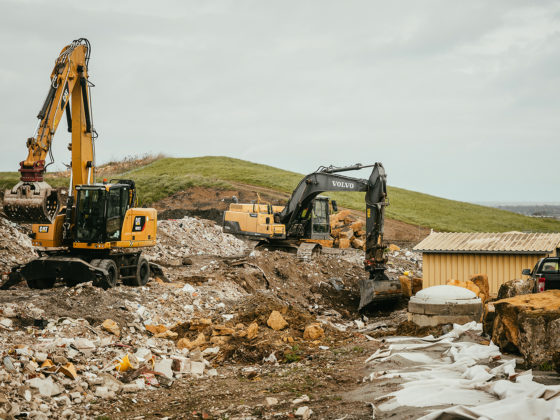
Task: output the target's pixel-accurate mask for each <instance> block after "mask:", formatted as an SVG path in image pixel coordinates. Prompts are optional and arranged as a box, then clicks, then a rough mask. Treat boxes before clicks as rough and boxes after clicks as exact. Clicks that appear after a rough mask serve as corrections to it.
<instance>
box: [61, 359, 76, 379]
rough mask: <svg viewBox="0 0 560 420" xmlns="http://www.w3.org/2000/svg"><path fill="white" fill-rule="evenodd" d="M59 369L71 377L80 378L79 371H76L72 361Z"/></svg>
mask: <svg viewBox="0 0 560 420" xmlns="http://www.w3.org/2000/svg"><path fill="white" fill-rule="evenodd" d="M58 371H59V372H61V373H62V374H64V376H67V377H68V378H70V379H74V380H75V379H78V373H77V372H76V368H75V367H74V365H73V364H72V363H66V364H65V365H64V366H61V367H60V368H58Z"/></svg>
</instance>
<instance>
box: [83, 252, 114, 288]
mask: <svg viewBox="0 0 560 420" xmlns="http://www.w3.org/2000/svg"><path fill="white" fill-rule="evenodd" d="M94 262H95V264H94ZM90 264H91V265H95V266H96V267H98V268H101V269H102V270H105V271H107V275H106V276H103V277H101V278H100V279H98V280H97V281H96V282H95V283H94V286H97V287H102V288H103V289H105V290H107V289H110V288H111V287H115V286H116V285H117V281H118V280H119V269H118V268H117V264H116V263H115V261H113V260H109V259H106V260H93V261H92V262H91V263H90Z"/></svg>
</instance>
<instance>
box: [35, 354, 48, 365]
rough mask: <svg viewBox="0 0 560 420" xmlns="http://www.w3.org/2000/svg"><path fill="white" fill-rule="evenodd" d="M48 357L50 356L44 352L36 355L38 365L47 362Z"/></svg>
mask: <svg viewBox="0 0 560 420" xmlns="http://www.w3.org/2000/svg"><path fill="white" fill-rule="evenodd" d="M48 357H49V356H48V354H47V353H42V352H37V353H35V360H36V361H37V363H43V362H44V361H45V360H47V358H48Z"/></svg>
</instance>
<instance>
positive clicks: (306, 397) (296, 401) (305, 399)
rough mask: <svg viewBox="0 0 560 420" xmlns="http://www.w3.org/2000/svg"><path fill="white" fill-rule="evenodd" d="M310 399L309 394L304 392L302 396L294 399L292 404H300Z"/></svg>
mask: <svg viewBox="0 0 560 420" xmlns="http://www.w3.org/2000/svg"><path fill="white" fill-rule="evenodd" d="M308 401H309V396H307V395H305V394H303V395H302V396H301V397H299V398H296V399H295V400H293V401H292V405H298V404H301V403H303V402H308Z"/></svg>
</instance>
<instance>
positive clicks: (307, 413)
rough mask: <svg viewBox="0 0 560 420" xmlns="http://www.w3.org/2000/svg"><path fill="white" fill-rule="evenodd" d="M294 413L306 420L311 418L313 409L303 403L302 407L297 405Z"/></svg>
mask: <svg viewBox="0 0 560 420" xmlns="http://www.w3.org/2000/svg"><path fill="white" fill-rule="evenodd" d="M294 414H295V416H296V417H301V418H302V419H303V420H307V419H309V418H311V415H312V414H313V410H312V409H310V408H309V407H307V406H305V405H304V406H302V407H299V408H298V409H297V410H296V412H295V413H294Z"/></svg>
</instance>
